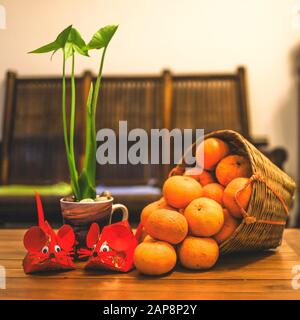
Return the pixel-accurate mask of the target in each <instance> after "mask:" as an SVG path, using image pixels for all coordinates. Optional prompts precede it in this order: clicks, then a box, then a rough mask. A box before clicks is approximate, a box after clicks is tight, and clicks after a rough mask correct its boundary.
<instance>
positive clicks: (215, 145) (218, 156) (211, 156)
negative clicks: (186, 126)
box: [196, 138, 230, 171]
mask: <svg viewBox="0 0 300 320" xmlns="http://www.w3.org/2000/svg"><path fill="white" fill-rule="evenodd" d="M202 144H204V145H203V147H202V146H201V145H202ZM202 150H203V152H204V169H205V170H210V171H211V170H214V168H215V166H216V165H217V164H218V162H219V161H220V160H222V159H223V158H225V157H226V156H227V155H228V154H229V152H230V150H229V146H228V144H227V143H226V142H224V141H222V140H221V139H218V138H208V139H205V140H204V141H203V142H201V144H200V146H199V147H198V149H197V150H196V160H197V164H198V165H199V166H201V162H200V159H201V157H200V152H201V151H202Z"/></svg>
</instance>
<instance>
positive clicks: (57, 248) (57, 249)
mask: <svg viewBox="0 0 300 320" xmlns="http://www.w3.org/2000/svg"><path fill="white" fill-rule="evenodd" d="M54 250H55V252H57V253H58V252H61V247H60V246H58V245H56V246H55V247H54Z"/></svg>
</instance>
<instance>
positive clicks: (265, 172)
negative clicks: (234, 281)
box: [170, 130, 296, 254]
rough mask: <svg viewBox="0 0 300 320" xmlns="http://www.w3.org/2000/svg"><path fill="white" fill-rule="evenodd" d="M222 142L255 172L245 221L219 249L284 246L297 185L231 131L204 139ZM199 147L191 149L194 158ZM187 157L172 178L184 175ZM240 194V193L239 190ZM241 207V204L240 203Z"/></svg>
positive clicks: (255, 248) (243, 249) (262, 248)
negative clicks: (285, 232) (282, 243)
mask: <svg viewBox="0 0 300 320" xmlns="http://www.w3.org/2000/svg"><path fill="white" fill-rule="evenodd" d="M209 137H216V138H220V139H222V140H224V141H226V142H227V143H229V144H230V146H231V150H232V153H238V154H240V155H244V156H246V157H247V158H248V159H249V161H250V163H251V168H252V176H251V178H250V179H249V183H251V184H252V195H251V198H250V202H249V205H248V208H247V211H245V210H243V217H244V218H243V221H242V222H241V224H240V225H239V227H238V228H237V229H236V230H235V232H234V233H233V234H232V236H231V237H230V238H228V239H227V240H226V241H225V242H223V243H222V244H221V246H220V253H221V254H227V253H232V252H240V251H257V250H264V249H271V248H276V247H278V246H279V245H280V244H281V240H282V234H283V230H284V227H285V224H286V221H287V218H288V208H289V207H290V206H291V204H292V202H293V196H294V191H295V188H296V185H295V182H294V180H293V179H292V178H290V177H289V176H288V175H287V174H286V173H284V172H283V171H282V170H280V169H279V168H278V167H277V166H276V165H274V164H273V163H272V162H271V161H270V160H269V159H268V158H266V157H265V156H264V155H263V154H262V153H261V152H260V151H258V150H257V149H256V148H255V147H254V146H253V145H252V144H251V143H250V142H249V141H247V140H246V139H245V138H244V137H243V136H242V135H240V134H239V133H237V132H235V131H231V130H219V131H214V132H211V133H209V134H207V135H205V139H206V138H209ZM195 147H196V143H194V144H193V145H192V146H191V148H192V149H193V152H192V154H195V153H194V152H195ZM185 159H186V157H183V159H182V161H181V163H180V164H179V165H177V167H175V168H174V169H173V170H172V171H171V172H170V175H174V174H183V172H184V170H185V168H186V167H188V166H187V165H186V163H185ZM240 191H241V190H240ZM237 204H238V202H237Z"/></svg>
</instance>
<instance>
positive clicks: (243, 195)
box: [223, 178, 252, 218]
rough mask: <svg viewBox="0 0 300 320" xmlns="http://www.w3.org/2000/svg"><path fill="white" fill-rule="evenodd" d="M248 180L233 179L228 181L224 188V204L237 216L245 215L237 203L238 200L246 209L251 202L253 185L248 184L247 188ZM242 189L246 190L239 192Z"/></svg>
mask: <svg viewBox="0 0 300 320" xmlns="http://www.w3.org/2000/svg"><path fill="white" fill-rule="evenodd" d="M248 181H249V179H248V178H236V179H233V180H232V181H231V182H229V183H228V185H227V186H226V188H225V190H224V194H223V204H224V206H225V207H226V208H227V209H228V210H229V212H230V213H231V214H232V215H233V216H234V217H236V218H242V217H243V214H242V211H241V209H240V208H239V206H238V205H237V203H236V200H237V201H238V202H239V204H240V206H241V207H242V208H244V209H245V210H246V209H247V207H248V204H249V200H250V197H251V193H252V187H251V185H248V186H247V187H246V188H245V186H246V184H247V183H248ZM244 188H245V189H244ZM242 189H244V190H243V191H241V192H239V190H242Z"/></svg>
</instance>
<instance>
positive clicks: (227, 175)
mask: <svg viewBox="0 0 300 320" xmlns="http://www.w3.org/2000/svg"><path fill="white" fill-rule="evenodd" d="M251 173H252V169H251V165H250V162H249V161H248V159H247V158H245V157H243V156H239V155H229V156H227V157H225V158H224V159H222V160H221V161H220V162H219V163H218V165H217V167H216V177H217V179H218V181H219V182H220V183H221V184H222V185H223V186H227V185H228V183H229V182H231V181H232V180H233V179H236V178H250V176H251Z"/></svg>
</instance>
